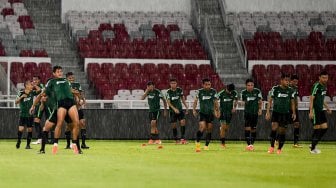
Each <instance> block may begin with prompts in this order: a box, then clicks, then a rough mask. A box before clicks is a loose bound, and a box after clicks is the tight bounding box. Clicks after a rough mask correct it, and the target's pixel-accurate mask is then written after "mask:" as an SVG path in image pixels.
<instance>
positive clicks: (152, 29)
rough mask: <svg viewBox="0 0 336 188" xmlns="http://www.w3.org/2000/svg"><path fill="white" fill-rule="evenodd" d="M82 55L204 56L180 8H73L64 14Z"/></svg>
mask: <svg viewBox="0 0 336 188" xmlns="http://www.w3.org/2000/svg"><path fill="white" fill-rule="evenodd" d="M66 21H67V25H68V28H69V33H70V34H71V36H72V37H73V39H74V40H75V41H76V43H77V46H78V52H79V53H80V57H82V58H88V57H89V58H94V57H96V58H140V59H207V54H206V52H205V51H204V49H203V47H202V45H201V44H200V42H199V41H198V39H197V37H196V34H195V32H194V31H193V29H192V27H191V25H190V23H189V18H188V17H187V15H186V14H184V13H182V12H173V13H172V12H160V13H158V12H147V13H145V12H134V13H132V12H106V13H105V12H102V11H96V12H89V11H83V12H77V11H70V12H68V13H67V15H66Z"/></svg>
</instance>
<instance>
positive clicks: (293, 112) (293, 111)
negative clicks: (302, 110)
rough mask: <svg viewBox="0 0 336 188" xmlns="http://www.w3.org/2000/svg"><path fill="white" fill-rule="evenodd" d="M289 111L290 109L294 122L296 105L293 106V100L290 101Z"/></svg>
mask: <svg viewBox="0 0 336 188" xmlns="http://www.w3.org/2000/svg"><path fill="white" fill-rule="evenodd" d="M291 109H292V119H293V120H295V119H296V104H295V100H294V99H291Z"/></svg>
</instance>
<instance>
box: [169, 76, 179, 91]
mask: <svg viewBox="0 0 336 188" xmlns="http://www.w3.org/2000/svg"><path fill="white" fill-rule="evenodd" d="M169 85H170V88H171V89H176V88H177V80H176V78H171V79H170V80H169Z"/></svg>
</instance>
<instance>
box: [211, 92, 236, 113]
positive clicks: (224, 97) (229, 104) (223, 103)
mask: <svg viewBox="0 0 336 188" xmlns="http://www.w3.org/2000/svg"><path fill="white" fill-rule="evenodd" d="M216 97H217V98H218V99H219V102H220V109H221V112H224V113H231V112H232V108H233V101H235V100H237V99H238V93H237V91H235V90H234V91H232V92H231V93H228V92H227V91H226V90H225V89H223V90H222V91H220V92H219V93H217V95H216Z"/></svg>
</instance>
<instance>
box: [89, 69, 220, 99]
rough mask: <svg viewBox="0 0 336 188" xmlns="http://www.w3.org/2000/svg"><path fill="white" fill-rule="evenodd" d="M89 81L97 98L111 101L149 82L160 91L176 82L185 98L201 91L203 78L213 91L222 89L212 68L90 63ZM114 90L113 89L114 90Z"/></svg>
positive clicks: (142, 87)
mask: <svg viewBox="0 0 336 188" xmlns="http://www.w3.org/2000/svg"><path fill="white" fill-rule="evenodd" d="M87 75H88V79H89V81H90V83H91V85H92V86H93V87H95V89H96V91H97V92H96V94H97V96H98V98H102V99H112V98H113V96H114V95H116V93H117V91H118V90H120V89H128V90H134V89H145V88H146V83H147V82H148V81H149V80H152V81H154V82H155V84H156V87H157V88H159V89H167V88H168V87H169V79H170V78H173V77H174V78H176V79H177V80H178V82H179V85H180V86H181V87H182V88H183V89H184V91H185V95H188V94H189V91H190V90H194V89H198V88H200V87H201V80H202V79H203V78H206V77H208V78H210V79H211V81H212V84H213V87H214V88H216V89H221V88H223V83H222V81H221V79H220V78H219V76H218V74H217V73H215V72H214V70H213V68H212V67H211V65H205V64H204V65H199V67H198V66H197V65H196V64H187V65H185V66H183V65H182V64H171V65H169V64H165V63H161V64H158V65H155V64H153V63H145V64H144V65H141V64H140V63H131V64H129V65H128V64H126V63H116V64H112V63H103V64H101V65H100V64H98V63H89V64H88V66H87ZM111 86H112V87H111Z"/></svg>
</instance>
